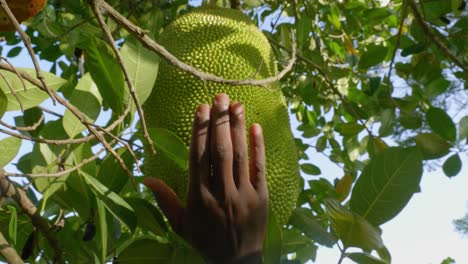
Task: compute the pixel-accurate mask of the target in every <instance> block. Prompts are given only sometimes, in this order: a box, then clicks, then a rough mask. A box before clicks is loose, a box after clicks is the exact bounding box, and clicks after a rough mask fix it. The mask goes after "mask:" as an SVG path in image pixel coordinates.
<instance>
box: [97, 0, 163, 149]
mask: <svg viewBox="0 0 468 264" xmlns="http://www.w3.org/2000/svg"><path fill="white" fill-rule="evenodd" d="M100 3H101V1H100V0H94V1H91V5H92V7H93V12H94V15H95V16H96V18H97V20H98V22H99V24H100V25H101V28H102V30H103V31H104V33H105V35H106V37H107V42H108V43H109V45H110V46H111V47H112V50H113V51H114V54H115V56H116V57H117V60H118V62H119V65H120V67H121V68H122V71H123V74H124V76H125V81H126V82H127V86H128V89H129V91H130V95H131V96H132V99H133V101H134V102H135V106H136V108H137V112H138V116H139V117H140V124H141V129H142V130H143V137H144V138H145V140H146V142H148V144H149V146H150V149H151V151H152V152H153V155H156V149H155V148H154V145H153V140H152V139H151V137H150V135H149V133H148V128H147V126H146V120H145V114H144V112H143V108H142V107H141V103H140V99H139V98H138V95H137V94H136V92H135V85H134V84H133V82H132V80H131V78H130V74H129V73H128V70H127V67H126V66H125V63H124V61H123V59H122V56H121V54H120V51H119V48H117V46H116V45H115V40H114V37H112V33H111V32H110V29H109V27H108V26H107V24H106V22H105V21H104V19H103V17H102V15H101V11H100V7H101V6H100ZM130 150H131V149H130Z"/></svg>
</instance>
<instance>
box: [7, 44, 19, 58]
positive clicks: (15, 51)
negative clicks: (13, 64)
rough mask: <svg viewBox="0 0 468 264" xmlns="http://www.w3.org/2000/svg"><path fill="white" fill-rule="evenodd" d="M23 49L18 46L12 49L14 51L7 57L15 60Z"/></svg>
mask: <svg viewBox="0 0 468 264" xmlns="http://www.w3.org/2000/svg"><path fill="white" fill-rule="evenodd" d="M22 49H23V48H22V47H19V46H16V47H14V48H12V49H11V50H10V51H9V52H8V54H7V57H9V58H13V57H16V56H18V55H19V54H20V53H21V50H22Z"/></svg>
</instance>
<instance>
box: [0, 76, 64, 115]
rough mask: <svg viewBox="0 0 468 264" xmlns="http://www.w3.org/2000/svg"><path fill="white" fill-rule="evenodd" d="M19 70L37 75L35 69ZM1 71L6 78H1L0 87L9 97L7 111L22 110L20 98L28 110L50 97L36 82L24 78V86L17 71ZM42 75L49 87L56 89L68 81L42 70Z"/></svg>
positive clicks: (24, 107)
mask: <svg viewBox="0 0 468 264" xmlns="http://www.w3.org/2000/svg"><path fill="white" fill-rule="evenodd" d="M17 70H19V71H23V72H25V73H27V74H29V75H31V76H36V71H35V70H33V69H25V68H17ZM0 72H1V73H2V75H4V76H5V78H3V77H2V78H0V89H2V90H3V93H5V94H6V96H7V98H8V107H7V111H15V110H21V107H20V105H19V103H18V99H19V101H21V103H22V104H23V109H24V110H26V109H29V108H32V107H35V106H37V105H39V104H41V103H42V102H43V101H44V100H45V99H47V98H49V95H48V94H47V93H46V92H43V91H42V90H41V89H39V88H38V87H36V86H35V85H34V84H31V83H29V82H28V81H26V80H24V79H23V80H24V85H25V86H23V82H21V79H20V78H19V77H18V76H17V75H16V74H15V73H12V72H9V71H5V70H0ZM42 75H43V76H44V81H45V82H46V83H47V85H48V86H49V88H50V89H52V90H54V91H56V90H58V89H59V88H60V87H61V86H62V85H64V84H65V83H66V81H65V80H64V79H62V78H59V77H57V76H56V75H54V74H52V73H48V72H42ZM6 81H8V84H10V86H11V87H12V88H13V90H14V91H15V94H16V96H17V97H18V99H16V97H15V96H14V95H13V93H12V92H11V90H10V88H9V86H8V84H7V82H6Z"/></svg>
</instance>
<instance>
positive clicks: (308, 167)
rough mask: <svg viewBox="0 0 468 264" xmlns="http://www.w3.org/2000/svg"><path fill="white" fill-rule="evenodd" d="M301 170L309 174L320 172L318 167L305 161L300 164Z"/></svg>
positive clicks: (318, 173)
mask: <svg viewBox="0 0 468 264" xmlns="http://www.w3.org/2000/svg"><path fill="white" fill-rule="evenodd" d="M300 167H301V170H302V171H303V172H304V173H306V174H309V175H320V174H321V173H322V172H321V171H320V168H319V167H317V166H315V165H314V164H310V163H305V164H301V166H300Z"/></svg>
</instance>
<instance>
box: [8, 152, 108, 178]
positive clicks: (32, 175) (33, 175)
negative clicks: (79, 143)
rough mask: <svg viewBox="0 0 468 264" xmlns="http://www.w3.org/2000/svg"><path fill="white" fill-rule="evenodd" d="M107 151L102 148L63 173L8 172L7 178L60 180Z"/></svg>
mask: <svg viewBox="0 0 468 264" xmlns="http://www.w3.org/2000/svg"><path fill="white" fill-rule="evenodd" d="M105 150H106V148H102V149H100V150H99V151H98V152H96V154H94V155H93V156H92V157H89V158H87V159H84V160H82V161H81V163H79V164H77V165H75V166H73V167H72V168H69V169H66V170H62V171H59V172H56V173H9V172H6V173H5V176H6V177H28V178H31V179H34V178H58V177H61V176H64V175H67V174H69V173H71V172H74V171H76V170H78V169H80V168H82V167H83V166H85V165H86V164H89V163H91V162H93V161H95V160H96V159H98V158H99V156H100V155H101V154H102V153H103V152H104V151H105Z"/></svg>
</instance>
